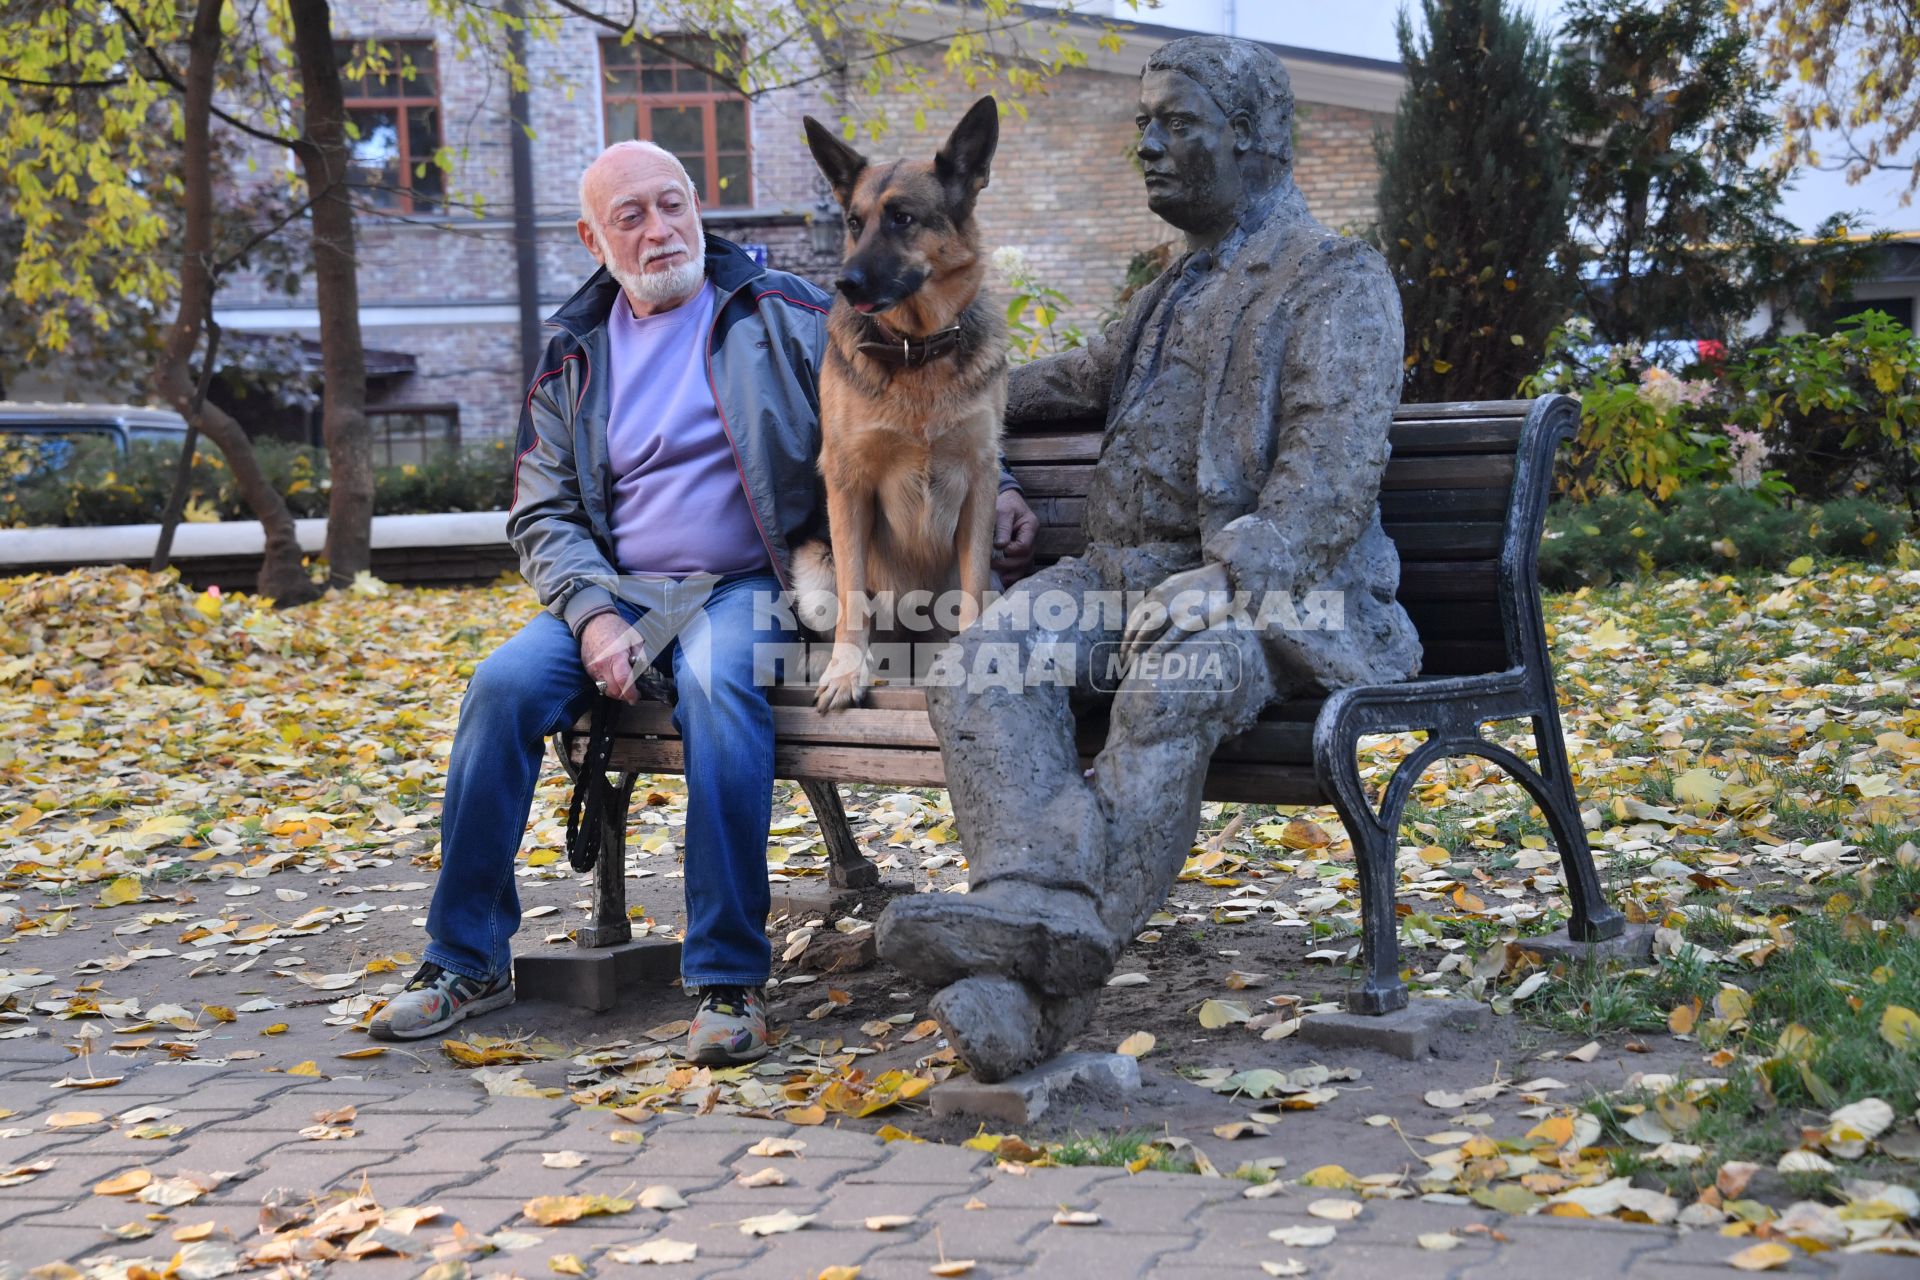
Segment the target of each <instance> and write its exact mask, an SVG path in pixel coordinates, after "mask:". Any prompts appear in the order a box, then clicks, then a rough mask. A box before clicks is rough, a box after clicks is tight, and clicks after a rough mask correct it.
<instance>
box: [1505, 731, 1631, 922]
mask: <svg viewBox="0 0 1920 1280" xmlns="http://www.w3.org/2000/svg"><path fill="white" fill-rule="evenodd" d="M1533 746H1534V753H1535V754H1536V755H1537V756H1538V757H1539V761H1540V768H1539V779H1540V783H1541V785H1540V786H1539V787H1538V788H1537V789H1536V788H1534V787H1532V786H1528V785H1527V780H1526V779H1525V778H1524V777H1523V778H1521V779H1520V782H1521V785H1522V786H1526V787H1527V790H1528V791H1529V792H1530V793H1532V795H1533V799H1534V802H1535V803H1536V804H1538V805H1539V806H1540V812H1541V813H1543V814H1545V815H1546V817H1547V827H1548V829H1549V830H1551V831H1552V832H1553V844H1554V847H1555V848H1556V849H1558V850H1559V851H1560V869H1561V871H1562V872H1563V873H1565V875H1566V878H1567V897H1568V899H1569V900H1570V902H1571V905H1572V908H1573V916H1572V918H1571V919H1570V920H1568V921H1567V936H1568V937H1570V938H1572V939H1573V940H1574V941H1575V942H1603V941H1605V940H1606V939H1608V938H1617V937H1620V936H1621V935H1622V934H1623V933H1625V932H1626V928H1627V918H1626V917H1625V916H1623V915H1621V914H1620V911H1619V909H1618V908H1617V907H1615V906H1614V905H1613V904H1612V903H1610V902H1608V901H1607V896H1606V893H1605V891H1603V890H1602V889H1601V888H1600V876H1599V873H1598V872H1597V871H1595V870H1594V866H1593V850H1592V849H1591V848H1590V847H1589V846H1588V844H1587V829H1586V827H1584V826H1583V825H1581V822H1580V801H1579V798H1578V797H1577V796H1576V795H1575V793H1574V790H1573V766H1572V763H1571V762H1570V761H1569V760H1568V758H1567V743H1566V739H1565V738H1563V737H1562V736H1561V733H1560V717H1559V716H1558V715H1553V716H1535V717H1534V718H1533Z"/></svg>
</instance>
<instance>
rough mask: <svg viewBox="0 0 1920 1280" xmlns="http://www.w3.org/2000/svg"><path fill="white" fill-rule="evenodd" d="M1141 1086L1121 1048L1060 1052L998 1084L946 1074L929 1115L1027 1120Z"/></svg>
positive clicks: (1106, 1101) (1113, 1099)
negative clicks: (951, 1078)
mask: <svg viewBox="0 0 1920 1280" xmlns="http://www.w3.org/2000/svg"><path fill="white" fill-rule="evenodd" d="M1139 1088H1140V1063H1139V1061H1138V1060H1137V1059H1134V1058H1131V1057H1128V1056H1127V1055H1126V1054H1124V1053H1063V1054H1061V1055H1060V1056H1059V1057H1057V1058H1054V1059H1053V1060H1051V1061H1049V1062H1043V1063H1041V1064H1040V1065H1039V1066H1037V1067H1035V1068H1034V1069H1033V1070H1031V1071H1023V1072H1021V1073H1020V1074H1019V1075H1017V1076H1013V1077H1011V1078H1009V1079H1006V1080H1002V1081H1001V1082H1000V1083H998V1084H983V1083H982V1082H980V1081H978V1080H974V1079H972V1078H970V1077H965V1076H963V1077H961V1078H959V1079H955V1080H949V1081H947V1082H946V1083H945V1084H942V1085H939V1086H937V1087H936V1088H935V1089H934V1091H933V1094H932V1097H933V1115H934V1119H936V1120H941V1119H945V1118H946V1117H948V1116H971V1117H974V1118H976V1119H979V1120H991V1121H994V1122H996V1123H1000V1124H1008V1125H1016V1126H1018V1125H1026V1124H1032V1123H1033V1122H1034V1121H1036V1120H1038V1119H1039V1118H1040V1117H1041V1116H1044V1115H1045V1114H1047V1112H1048V1111H1050V1110H1055V1109H1058V1108H1061V1107H1064V1106H1071V1105H1072V1104H1073V1103H1075V1102H1088V1103H1094V1104H1097V1105H1101V1106H1114V1105H1118V1104H1119V1103H1120V1102H1121V1101H1122V1100H1124V1099H1125V1098H1126V1096H1127V1095H1128V1094H1130V1093H1134V1092H1136V1091H1138V1090H1139Z"/></svg>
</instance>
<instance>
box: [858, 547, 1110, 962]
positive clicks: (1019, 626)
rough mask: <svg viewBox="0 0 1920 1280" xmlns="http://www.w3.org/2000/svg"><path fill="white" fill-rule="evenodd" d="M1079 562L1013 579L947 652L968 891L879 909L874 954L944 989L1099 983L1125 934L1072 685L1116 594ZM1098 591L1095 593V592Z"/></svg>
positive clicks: (1101, 636) (942, 731)
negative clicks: (986, 981) (1108, 898)
mask: <svg viewBox="0 0 1920 1280" xmlns="http://www.w3.org/2000/svg"><path fill="white" fill-rule="evenodd" d="M1103 590H1105V588H1104V584H1103V583H1102V582H1101V580H1100V578H1099V576H1098V575H1097V574H1096V573H1094V571H1093V570H1092V568H1091V567H1090V566H1088V565H1087V564H1085V563H1084V562H1081V561H1075V560H1066V561H1062V562H1061V563H1059V564H1057V565H1054V566H1053V567H1051V568H1049V569H1046V570H1044V571H1043V572H1041V573H1039V574H1036V575H1035V576H1034V577H1032V578H1029V579H1027V580H1025V581H1023V582H1020V583H1017V584H1015V585H1014V587H1013V588H1012V589H1011V590H1010V591H1008V592H1007V593H1006V594H1005V595H1004V596H1002V597H1001V599H1000V600H998V601H997V602H996V603H995V604H994V605H993V607H992V608H991V609H989V610H988V612H987V615H986V616H985V617H984V618H983V619H982V621H981V623H980V625H978V626H975V627H972V628H969V629H968V630H967V631H966V632H965V633H964V634H963V635H962V636H961V637H960V638H959V639H958V640H957V641H956V642H955V643H954V645H953V646H952V647H951V648H950V649H948V650H947V651H946V657H947V662H946V664H945V666H944V667H943V668H942V669H941V670H940V672H938V673H937V674H936V675H935V676H934V677H933V678H932V679H931V681H930V684H929V687H928V689H927V710H928V714H929V716H930V718H931V720H932V722H933V727H934V730H935V732H936V733H937V734H938V735H939V737H940V744H941V748H940V749H941V755H942V756H943V758H944V760H945V764H946V773H947V787H948V791H949V792H950V794H951V795H952V798H953V812H954V818H955V822H956V825H957V826H958V827H959V830H960V835H961V839H962V840H963V841H964V843H965V848H966V851H967V859H968V865H969V872H968V878H969V882H970V888H971V892H969V893H968V894H966V895H964V896H961V895H954V894H922V895H918V896H916V897H913V898H907V899H901V900H899V901H897V902H896V903H895V904H894V905H893V906H892V907H891V908H889V910H888V911H887V913H886V915H885V916H884V917H883V918H882V920H881V924H880V932H879V939H878V941H879V946H880V951H881V954H882V955H884V956H885V957H886V959H887V961H888V963H890V964H892V965H894V966H895V967H896V968H898V969H900V970H901V971H902V972H904V973H907V974H908V975H910V976H912V977H916V978H919V979H920V980H922V981H924V982H928V983H930V984H932V985H935V986H940V985H944V984H946V983H948V982H953V981H956V980H958V979H959V978H962V977H965V976H967V975H969V974H977V973H997V974H1003V975H1006V976H1008V977H1015V978H1019V979H1022V980H1024V981H1027V982H1029V983H1032V984H1034V985H1035V986H1037V987H1039V988H1040V989H1042V990H1044V991H1047V992H1049V993H1051V994H1055V995H1067V994H1070V993H1072V992H1075V991H1082V990H1086V989H1087V988H1088V987H1090V986H1096V985H1098V983H1099V982H1100V980H1101V979H1103V978H1104V977H1105V976H1106V974H1107V972H1108V971H1109V970H1110V969H1111V968H1112V965H1113V961H1114V958H1115V957H1116V956H1117V955H1118V954H1119V948H1120V938H1119V937H1118V936H1117V935H1115V934H1114V933H1113V932H1112V931H1111V930H1110V929H1108V928H1107V927H1106V926H1105V924H1104V923H1103V922H1102V920H1101V918H1100V912H1099V906H1098V892H1099V885H1100V882H1101V877H1102V874H1103V873H1102V870H1101V869H1102V867H1103V865H1104V863H1105V861H1106V840H1105V831H1106V817H1105V814H1104V813H1103V812H1102V810H1101V809H1100V805H1099V799H1098V797H1097V796H1096V795H1095V794H1094V791H1093V788H1092V787H1091V786H1090V785H1089V783H1088V782H1087V779H1086V777H1085V776H1084V772H1083V769H1082V767H1081V763H1080V755H1079V752H1078V750H1077V749H1076V746H1075V740H1074V739H1075V735H1074V718H1073V714H1072V707H1071V703H1072V700H1073V699H1072V697H1071V696H1070V695H1071V694H1072V691H1073V690H1074V689H1075V688H1076V687H1077V688H1079V689H1080V690H1083V691H1084V690H1086V689H1087V688H1088V687H1089V685H1090V680H1089V679H1088V673H1089V672H1090V670H1091V665H1090V664H1091V662H1092V661H1093V650H1094V648H1095V646H1096V645H1097V644H1098V643H1099V642H1100V641H1102V640H1106V641H1112V642H1117V641H1118V640H1119V636H1120V632H1119V626H1120V623H1121V621H1122V618H1121V616H1120V609H1119V592H1118V591H1117V589H1116V590H1113V591H1112V593H1111V594H1112V596H1113V601H1112V603H1111V606H1109V605H1108V604H1107V603H1106V602H1105V601H1103V599H1102V598H1101V594H1100V593H1102V592H1103ZM1089 597H1092V598H1091V599H1089Z"/></svg>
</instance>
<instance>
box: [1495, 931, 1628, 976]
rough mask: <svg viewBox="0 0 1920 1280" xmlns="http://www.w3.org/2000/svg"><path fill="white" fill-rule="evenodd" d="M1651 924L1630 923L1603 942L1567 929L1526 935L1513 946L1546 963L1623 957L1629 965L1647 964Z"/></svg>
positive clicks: (1583, 961)
mask: <svg viewBox="0 0 1920 1280" xmlns="http://www.w3.org/2000/svg"><path fill="white" fill-rule="evenodd" d="M1654 928H1655V926H1653V925H1650V924H1630V925H1628V926H1627V927H1626V930H1625V932H1623V933H1622V934H1621V935H1620V936H1619V937H1617V938H1606V939H1603V940H1601V941H1599V942H1579V941H1576V940H1575V939H1574V938H1572V937H1571V936H1569V935H1568V933H1567V931H1566V929H1564V928H1561V929H1556V930H1555V931H1554V932H1552V933H1549V934H1545V935H1544V936H1542V937H1538V938H1523V939H1521V940H1520V941H1519V942H1516V943H1514V944H1513V945H1514V946H1515V947H1517V948H1519V949H1520V950H1522V951H1531V952H1533V953H1534V954H1535V955H1537V956H1539V957H1540V961H1541V963H1543V964H1546V965H1549V966H1551V965H1553V964H1554V963H1556V962H1557V961H1561V960H1565V961H1567V962H1568V963H1570V964H1582V963H1585V962H1586V961H1589V960H1593V961H1608V960H1620V961H1625V962H1626V963H1628V964H1646V963H1649V962H1650V961H1652V959H1653V931H1654Z"/></svg>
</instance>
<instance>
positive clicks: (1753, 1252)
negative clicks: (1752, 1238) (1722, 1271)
mask: <svg viewBox="0 0 1920 1280" xmlns="http://www.w3.org/2000/svg"><path fill="white" fill-rule="evenodd" d="M1791 1261H1793V1250H1792V1249H1790V1248H1788V1247H1787V1246H1786V1245H1784V1244H1780V1243H1779V1242H1778V1241H1774V1240H1768V1241H1765V1242H1764V1243H1761V1244H1756V1245H1749V1246H1747V1247H1746V1248H1745V1249H1742V1250H1741V1251H1740V1252H1738V1253H1736V1254H1734V1255H1733V1256H1732V1257H1731V1258H1728V1259H1727V1265H1728V1266H1730V1267H1738V1268H1739V1269H1740V1270H1742V1271H1771V1270H1773V1269H1774V1268H1775V1267H1783V1266H1785V1265H1786V1264H1787V1263H1789V1262H1791Z"/></svg>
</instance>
